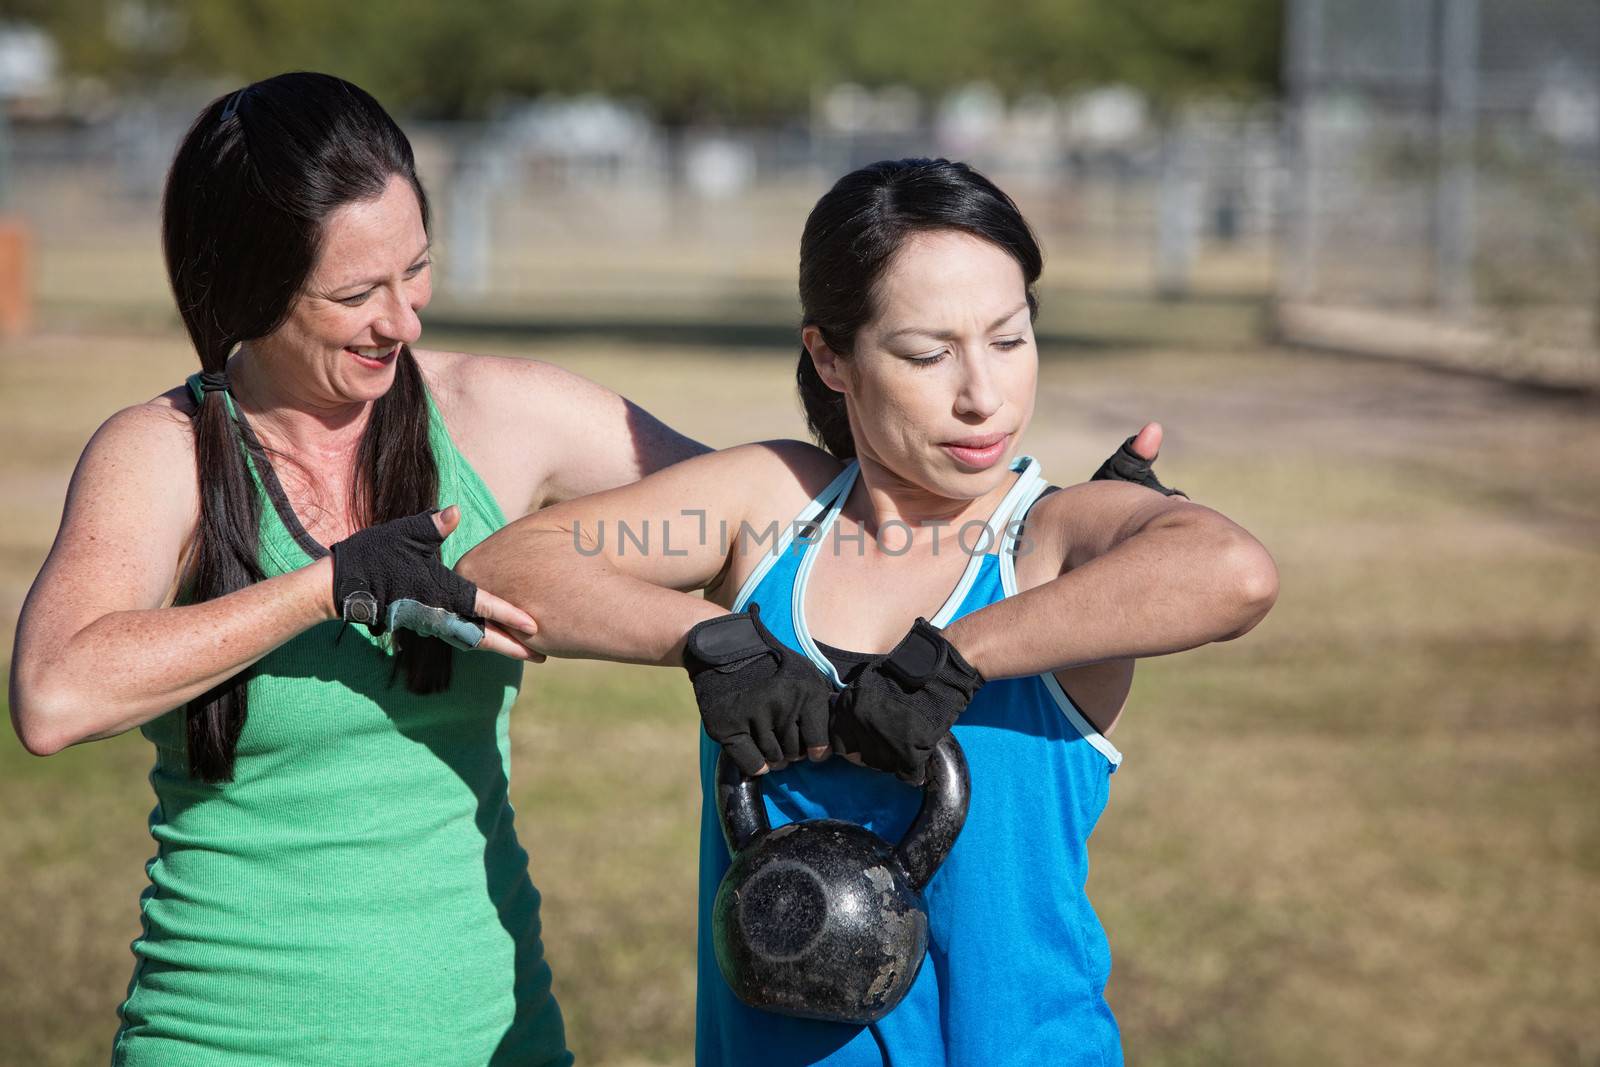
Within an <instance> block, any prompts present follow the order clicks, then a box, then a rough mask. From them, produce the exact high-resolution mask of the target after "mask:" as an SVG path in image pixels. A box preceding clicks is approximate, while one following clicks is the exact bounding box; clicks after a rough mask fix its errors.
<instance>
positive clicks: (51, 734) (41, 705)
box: [11, 687, 74, 756]
mask: <svg viewBox="0 0 1600 1067" xmlns="http://www.w3.org/2000/svg"><path fill="white" fill-rule="evenodd" d="M48 703H49V702H47V701H45V700H42V699H40V697H39V696H37V695H29V696H27V697H22V696H20V694H18V693H17V692H16V688H15V687H13V688H12V693H11V726H12V728H13V729H14V730H16V732H17V740H19V741H21V742H22V747H23V748H25V749H27V750H28V751H29V752H30V753H32V754H33V755H35V756H53V755H55V754H56V753H57V752H60V751H61V750H62V749H64V748H66V747H67V746H68V745H70V744H72V742H73V740H74V739H73V738H71V737H69V736H68V734H67V732H66V731H65V730H63V729H61V726H60V723H61V721H62V720H61V716H60V714H59V712H57V711H55V710H52V709H51V708H50V707H49V706H48Z"/></svg>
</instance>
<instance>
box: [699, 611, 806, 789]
mask: <svg viewBox="0 0 1600 1067" xmlns="http://www.w3.org/2000/svg"><path fill="white" fill-rule="evenodd" d="M683 665H684V667H685V668H687V670H688V671H689V680H690V682H692V683H693V684H694V696H695V700H696V701H697V702H698V703H699V705H700V718H701V719H702V720H704V722H705V727H706V734H707V735H708V736H709V737H710V738H711V740H713V741H715V742H717V743H718V744H719V745H721V746H722V747H723V749H725V750H726V751H727V753H728V755H729V756H731V757H732V758H733V762H734V763H736V764H738V766H739V769H740V770H741V771H743V772H744V773H745V774H751V775H753V774H756V773H759V772H760V770H761V768H762V766H763V765H766V766H769V767H776V766H777V765H778V764H780V763H785V762H790V761H793V760H797V759H799V758H800V757H801V755H802V754H803V753H804V751H805V749H807V748H811V747H814V746H818V745H826V744H827V743H828V702H829V701H830V700H831V699H832V696H833V687H832V685H830V684H829V682H828V680H827V679H826V678H824V677H823V676H822V672H821V671H819V670H817V668H816V667H815V666H814V665H813V664H812V663H811V661H810V660H808V659H806V658H805V657H804V656H802V655H800V654H799V653H797V652H795V651H794V650H792V649H790V648H788V647H787V646H785V645H784V644H783V643H782V642H780V641H779V640H778V639H777V638H775V637H773V636H772V634H771V633H769V632H768V630H767V628H766V627H765V626H763V625H761V612H760V609H759V608H758V607H756V606H755V605H751V608H750V610H749V611H748V612H741V613H739V614H735V615H722V616H719V617H717V618H715V619H707V620H706V621H705V622H702V623H700V624H699V625H697V626H695V628H694V629H692V630H690V631H689V635H688V636H687V637H686V638H685V639H684V643H683Z"/></svg>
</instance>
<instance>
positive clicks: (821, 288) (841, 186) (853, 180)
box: [795, 159, 1044, 460]
mask: <svg viewBox="0 0 1600 1067" xmlns="http://www.w3.org/2000/svg"><path fill="white" fill-rule="evenodd" d="M932 230H959V231H961V232H963V233H968V234H971V235H972V236H974V237H980V238H982V239H984V240H986V241H990V242H992V243H994V244H996V245H998V246H999V247H1001V248H1003V249H1004V250H1005V251H1006V252H1008V253H1010V254H1011V257H1012V258H1013V259H1015V260H1016V261H1017V265H1018V266H1020V267H1021V268H1022V277H1023V280H1024V283H1025V284H1026V286H1027V291H1028V310H1029V313H1030V314H1033V315H1037V314H1038V311H1039V302H1038V299H1037V297H1036V296H1035V295H1034V291H1033V286H1034V283H1035V282H1037V281H1038V280H1039V273H1040V271H1041V270H1043V268H1044V257H1043V255H1042V253H1040V251H1039V242H1038V241H1037V240H1036V239H1035V238H1034V236H1033V231H1032V230H1031V229H1029V227H1028V222H1027V220H1026V219H1024V218H1023V217H1022V212H1020V211H1018V210H1017V205H1016V204H1014V203H1013V202H1012V200H1011V198H1010V197H1009V196H1007V195H1006V194H1005V193H1003V192H1001V191H1000V190H999V189H998V188H997V187H996V186H995V184H994V183H993V182H991V181H990V180H989V179H988V178H985V177H984V176H983V175H982V174H979V173H978V172H977V171H975V170H973V169H972V168H971V167H969V166H967V165H966V164H965V163H952V162H950V161H949V160H947V159H898V160H884V161H883V162H881V163H873V164H871V165H869V166H866V167H862V168H861V169H860V170H856V171H852V172H851V173H849V174H846V175H845V176H844V177H843V178H840V179H839V180H838V181H837V182H835V183H834V186H833V188H832V189H829V190H828V192H827V193H825V194H824V195H823V197H822V199H820V200H818V201H817V205H816V207H814V208H812V209H811V215H810V216H809V217H808V218H807V219H806V228H805V233H804V234H803V235H802V236H801V238H800V308H801V313H802V315H803V318H802V320H801V325H802V326H815V327H816V328H817V329H818V331H820V332H821V334H822V339H823V341H825V342H826V343H827V345H828V347H829V348H830V349H832V350H833V351H834V352H836V353H837V354H839V355H841V356H848V355H850V354H851V351H852V350H853V348H854V346H855V340H856V334H857V333H858V332H859V331H860V330H861V328H862V327H863V326H865V325H866V324H867V323H868V322H870V321H872V317H873V315H874V314H875V313H876V306H875V304H876V294H877V288H878V283H879V282H880V280H881V279H882V277H883V272H884V270H885V269H886V268H887V267H888V265H889V262H890V260H892V259H893V258H894V255H895V253H896V252H898V251H900V248H901V247H902V246H903V245H904V244H905V242H906V239H907V238H908V237H910V236H912V235H914V234H917V233H925V232H928V231H932ZM795 378H796V381H797V382H798V384H799V387H800V401H801V403H802V404H803V405H804V406H805V412H806V423H807V425H809V426H810V428H811V433H812V434H813V435H814V436H815V437H816V439H817V441H818V443H820V444H821V445H822V447H823V448H826V449H827V450H828V451H829V452H831V453H833V455H834V456H835V457H837V458H838V459H840V460H848V459H850V458H852V457H854V456H855V454H856V445H855V440H854V438H853V437H852V436H851V434H850V420H849V418H848V416H847V415H846V412H845V400H844V395H843V394H842V393H839V392H836V391H834V390H833V389H830V388H829V387H828V385H827V383H825V382H824V381H823V380H822V378H821V376H819V375H818V374H817V369H816V366H815V365H814V364H813V363H812V361H811V356H810V354H809V353H808V352H807V351H806V349H805V346H803V345H802V346H801V348H800V364H799V367H798V368H797V369H796V372H795Z"/></svg>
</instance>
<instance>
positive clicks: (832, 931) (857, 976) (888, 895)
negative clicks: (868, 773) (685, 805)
mask: <svg viewBox="0 0 1600 1067" xmlns="http://www.w3.org/2000/svg"><path fill="white" fill-rule="evenodd" d="M970 792H971V783H970V781H969V779H968V777H967V761H966V757H965V756H963V755H962V753H961V746H960V745H959V744H957V743H956V740H955V738H954V737H951V736H950V735H948V734H946V735H945V737H944V739H943V740H941V741H940V742H939V744H938V745H937V746H936V747H935V748H934V750H933V754H932V756H931V757H930V758H929V760H928V776H927V784H926V785H925V786H924V787H923V795H922V808H921V810H919V811H918V812H917V817H916V819H915V820H914V821H913V822H912V824H911V828H910V829H909V830H907V831H906V835H905V837H904V838H903V839H902V840H901V842H900V843H899V844H898V845H890V844H889V842H887V841H885V840H884V839H883V838H881V837H879V836H878V835H877V834H875V833H873V832H872V831H871V830H868V829H867V828H866V827H863V826H857V825H856V824H855V823H849V822H844V821H842V820H839V819H811V820H807V821H805V822H797V823H789V824H788V825H786V826H780V827H778V828H777V829H776V830H774V829H772V828H771V826H770V824H769V823H768V822H767V811H766V807H765V805H763V804H762V802H761V787H760V785H759V783H758V781H757V780H756V779H753V778H749V777H747V776H745V775H744V774H743V773H742V772H740V770H739V768H738V766H737V765H736V764H734V762H733V761H732V760H731V759H729V758H728V754H727V753H726V752H724V753H723V754H722V756H721V758H720V759H719V760H718V762H717V803H718V805H719V814H720V815H721V818H722V834H723V836H724V837H725V838H726V839H727V841H728V851H729V852H730V853H731V854H732V855H733V864H732V866H730V867H729V868H728V873H727V874H725V875H723V878H722V884H721V886H719V887H718V888H717V899H716V902H715V903H714V904H713V905H712V910H711V924H712V939H713V941H714V943H715V945H716V951H717V966H718V967H719V968H721V970H722V977H723V978H724V979H726V980H727V983H728V985H729V986H730V987H731V988H732V989H733V992H734V995H735V996H737V997H738V998H739V999H740V1000H742V1001H743V1002H744V1003H746V1004H748V1005H750V1006H751V1007H753V1008H762V1009H764V1010H766V1011H774V1012H778V1013H780V1014H783V1015H798V1016H800V1017H801V1018H806V1019H824V1020H827V1021H829V1022H840V1023H856V1024H863V1023H870V1022H876V1021H877V1020H879V1019H881V1018H883V1017H884V1016H885V1015H887V1014H889V1012H890V1011H892V1010H893V1009H894V1007H895V1005H897V1004H899V1003H900V1001H901V999H902V998H903V997H904V996H905V995H906V990H908V989H910V988H911V983H912V982H913V981H914V980H915V979H916V977H917V972H918V971H919V970H920V969H921V968H922V960H923V958H924V957H925V956H926V955H927V954H928V912H927V908H926V906H925V905H924V904H923V902H922V889H923V887H924V886H926V885H927V884H928V880H929V879H930V878H932V877H933V874H934V872H935V871H937V870H938V869H939V864H941V863H943V862H944V858H945V856H947V855H949V853H950V847H951V846H952V845H954V844H955V842H956V835H957V834H959V833H961V826H962V824H963V823H964V822H966V819H967V801H968V799H969V796H970Z"/></svg>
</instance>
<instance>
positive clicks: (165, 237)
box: [162, 73, 451, 782]
mask: <svg viewBox="0 0 1600 1067" xmlns="http://www.w3.org/2000/svg"><path fill="white" fill-rule="evenodd" d="M394 176H399V177H401V178H404V179H405V180H406V182H407V183H409V184H410V186H411V188H412V190H413V191H414V192H415V193H416V195H417V203H418V205H419V206H420V207H421V209H422V220H423V225H424V226H426V225H427V223H428V198H427V196H426V194H425V193H424V192H423V189H422V183H421V182H420V181H419V180H418V178H417V172H416V165H415V162H414V161H413V158H412V153H411V145H410V143H409V142H407V140H406V138H405V135H404V134H403V133H401V132H400V128H399V127H398V126H396V125H395V123H394V120H393V119H391V118H390V117H389V115H388V114H387V113H386V112H385V111H384V110H383V108H382V107H381V106H380V105H379V104H378V102H377V101H376V100H374V99H373V98H372V97H371V96H370V95H368V94H367V93H365V92H363V91H362V90H361V89H359V88H357V87H356V86H354V85H352V84H350V83H349V82H347V81H343V80H341V79H339V78H335V77H331V76H329V75H326V74H312V73H293V74H281V75H278V76H277V77H274V78H268V79H266V80H265V81H259V82H256V83H255V84H253V85H249V86H246V87H245V88H243V89H240V90H238V91H236V92H233V93H230V94H228V95H227V96H222V97H218V98H217V99H216V100H214V101H212V102H211V104H210V105H209V106H207V107H206V109H205V110H204V111H202V112H201V113H200V116H199V118H197V119H196V120H195V123H194V125H193V126H192V127H191V128H190V129H189V132H188V134H187V135H186V136H185V137H184V139H183V143H182V144H181V145H180V146H179V148H178V154H177V156H176V157H175V158H174V159H173V161H172V169H171V171H170V172H169V173H168V175H167V185H166V192H165V196H164V198H163V201H162V244H163V248H164V250H165V253H166V261H167V275H168V277H169V279H170V280H171V283H172V292H173V296H174V297H175V298H176V300H177V304H178V314H179V315H181V316H182V318H183V324H184V327H185V328H186V329H187V330H188V332H189V337H190V340H191V341H193V343H194V347H195V351H196V352H198V353H199V355H200V369H201V371H202V372H204V373H206V374H208V375H209V376H217V375H221V374H223V373H224V371H225V367H226V364H227V361H228V357H229V355H230V354H231V353H232V352H233V350H234V348H235V347H236V346H237V345H239V344H240V343H241V342H244V341H250V340H253V339H255V338H259V337H264V336H266V335H268V334H270V333H272V332H273V331H274V330H276V329H277V328H278V327H279V326H280V325H282V324H283V322H284V320H285V319H287V318H288V315H289V312H290V309H291V308H292V306H293V304H294V301H295V299H296V298H297V297H298V296H299V294H300V292H301V290H302V288H303V287H304V285H305V282H306V279H307V278H308V277H309V275H310V274H311V271H312V268H313V266H314V265H315V264H316V261H317V255H318V252H319V249H320V242H321V236H322V225H323V223H324V222H325V221H326V219H327V218H328V216H329V215H330V214H332V213H333V212H334V211H335V210H336V209H338V208H340V207H342V206H344V205H346V204H351V203H356V202H360V201H366V200H375V199H377V198H378V197H380V196H382V195H383V192H384V189H385V188H386V187H387V185H388V182H389V180H390V178H391V177H394ZM197 408H198V410H197V411H196V413H195V415H194V427H195V464H196V466H197V468H198V472H199V485H200V523H199V528H198V530H197V531H196V534H195V541H194V544H193V546H192V551H191V555H190V567H189V570H188V575H187V582H186V586H185V596H186V598H187V599H189V600H191V601H203V600H211V599H214V598H216V597H220V596H223V595H224V594H227V593H230V592H233V591H234V590H237V589H241V588H243V587H244V586H247V585H249V584H251V583H253V582H257V581H260V580H261V579H262V578H263V577H264V576H265V575H264V573H263V571H262V568H261V564H260V562H259V559H258V548H259V545H258V540H259V531H258V523H259V521H260V517H261V504H260V497H259V494H258V493H257V491H256V487H255V484H254V481H253V479H252V477H251V474H250V470H249V467H248V466H247V465H246V459H245V449H244V447H243V445H242V441H241V433H240V429H239V428H237V427H236V426H235V423H234V420H233V418H232V417H231V415H230V413H229V411H228V407H227V401H226V399H225V398H224V397H223V396H222V395H221V391H220V390H211V391H207V392H206V393H204V395H203V396H202V398H201V399H200V400H199V402H198V405H197ZM380 443H381V447H380ZM256 458H257V461H258V462H262V461H263V459H264V453H261V452H257V453H256ZM438 492H439V472H438V468H437V466H436V465H435V463H434V457H433V452H432V449H431V448H430V446H429V442H428V404H427V397H426V391H425V388H424V386H423V383H422V376H421V374H420V373H419V371H418V370H417V364H416V360H415V358H413V356H412V355H411V352H410V350H409V349H408V348H406V347H405V346H401V350H400V352H399V354H398V356H397V361H396V370H395V381H394V385H393V387H392V388H391V389H390V390H389V392H388V393H386V394H385V395H384V396H383V397H381V398H380V399H378V400H377V401H376V402H375V403H374V405H373V409H372V413H371V417H370V418H369V420H368V422H367V426H366V430H365V433H364V434H363V436H362V439H361V442H360V446H359V450H358V454H357V460H356V484H355V497H356V499H355V502H354V504H355V507H354V512H355V518H356V520H357V523H358V525H361V526H367V525H371V524H374V523H379V522H385V521H387V520H389V519H395V518H400V517H402V516H405V515H414V514H416V513H417V512H420V511H426V510H428V509H429V508H432V507H435V506H436V503H437V497H438ZM329 596H330V598H331V597H332V591H331V590H330V591H329ZM396 641H397V645H398V659H397V663H396V670H397V672H403V673H404V675H405V678H406V682H407V685H408V687H409V688H410V689H412V690H413V691H415V692H436V691H438V690H440V689H443V688H445V687H446V686H448V685H449V675H450V664H451V661H450V658H449V652H450V650H449V647H448V646H446V645H445V644H443V643H442V642H440V641H437V640H434V639H432V638H424V637H421V636H420V635H417V634H413V633H410V632H401V633H397V634H396ZM250 673H251V672H250V670H249V669H248V668H247V669H246V670H244V671H242V672H240V673H239V674H238V675H235V676H234V677H232V678H230V679H228V680H227V681H225V682H223V683H221V684H220V685H218V686H217V687H216V688H214V689H212V690H211V691H210V692H207V693H204V694H202V695H201V696H199V697H196V698H195V699H194V700H191V701H190V702H189V704H188V707H187V708H186V710H185V719H186V722H185V728H186V736H187V741H188V758H189V773H190V775H191V776H193V777H195V778H199V779H201V780H204V781H207V782H219V781H229V780H231V779H232V777H233V763H234V750H235V748H236V746H237V744H238V741H239V735H240V732H241V731H242V730H243V728H244V723H245V717H246V713H247V689H246V683H247V681H248V679H249V676H250Z"/></svg>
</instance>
